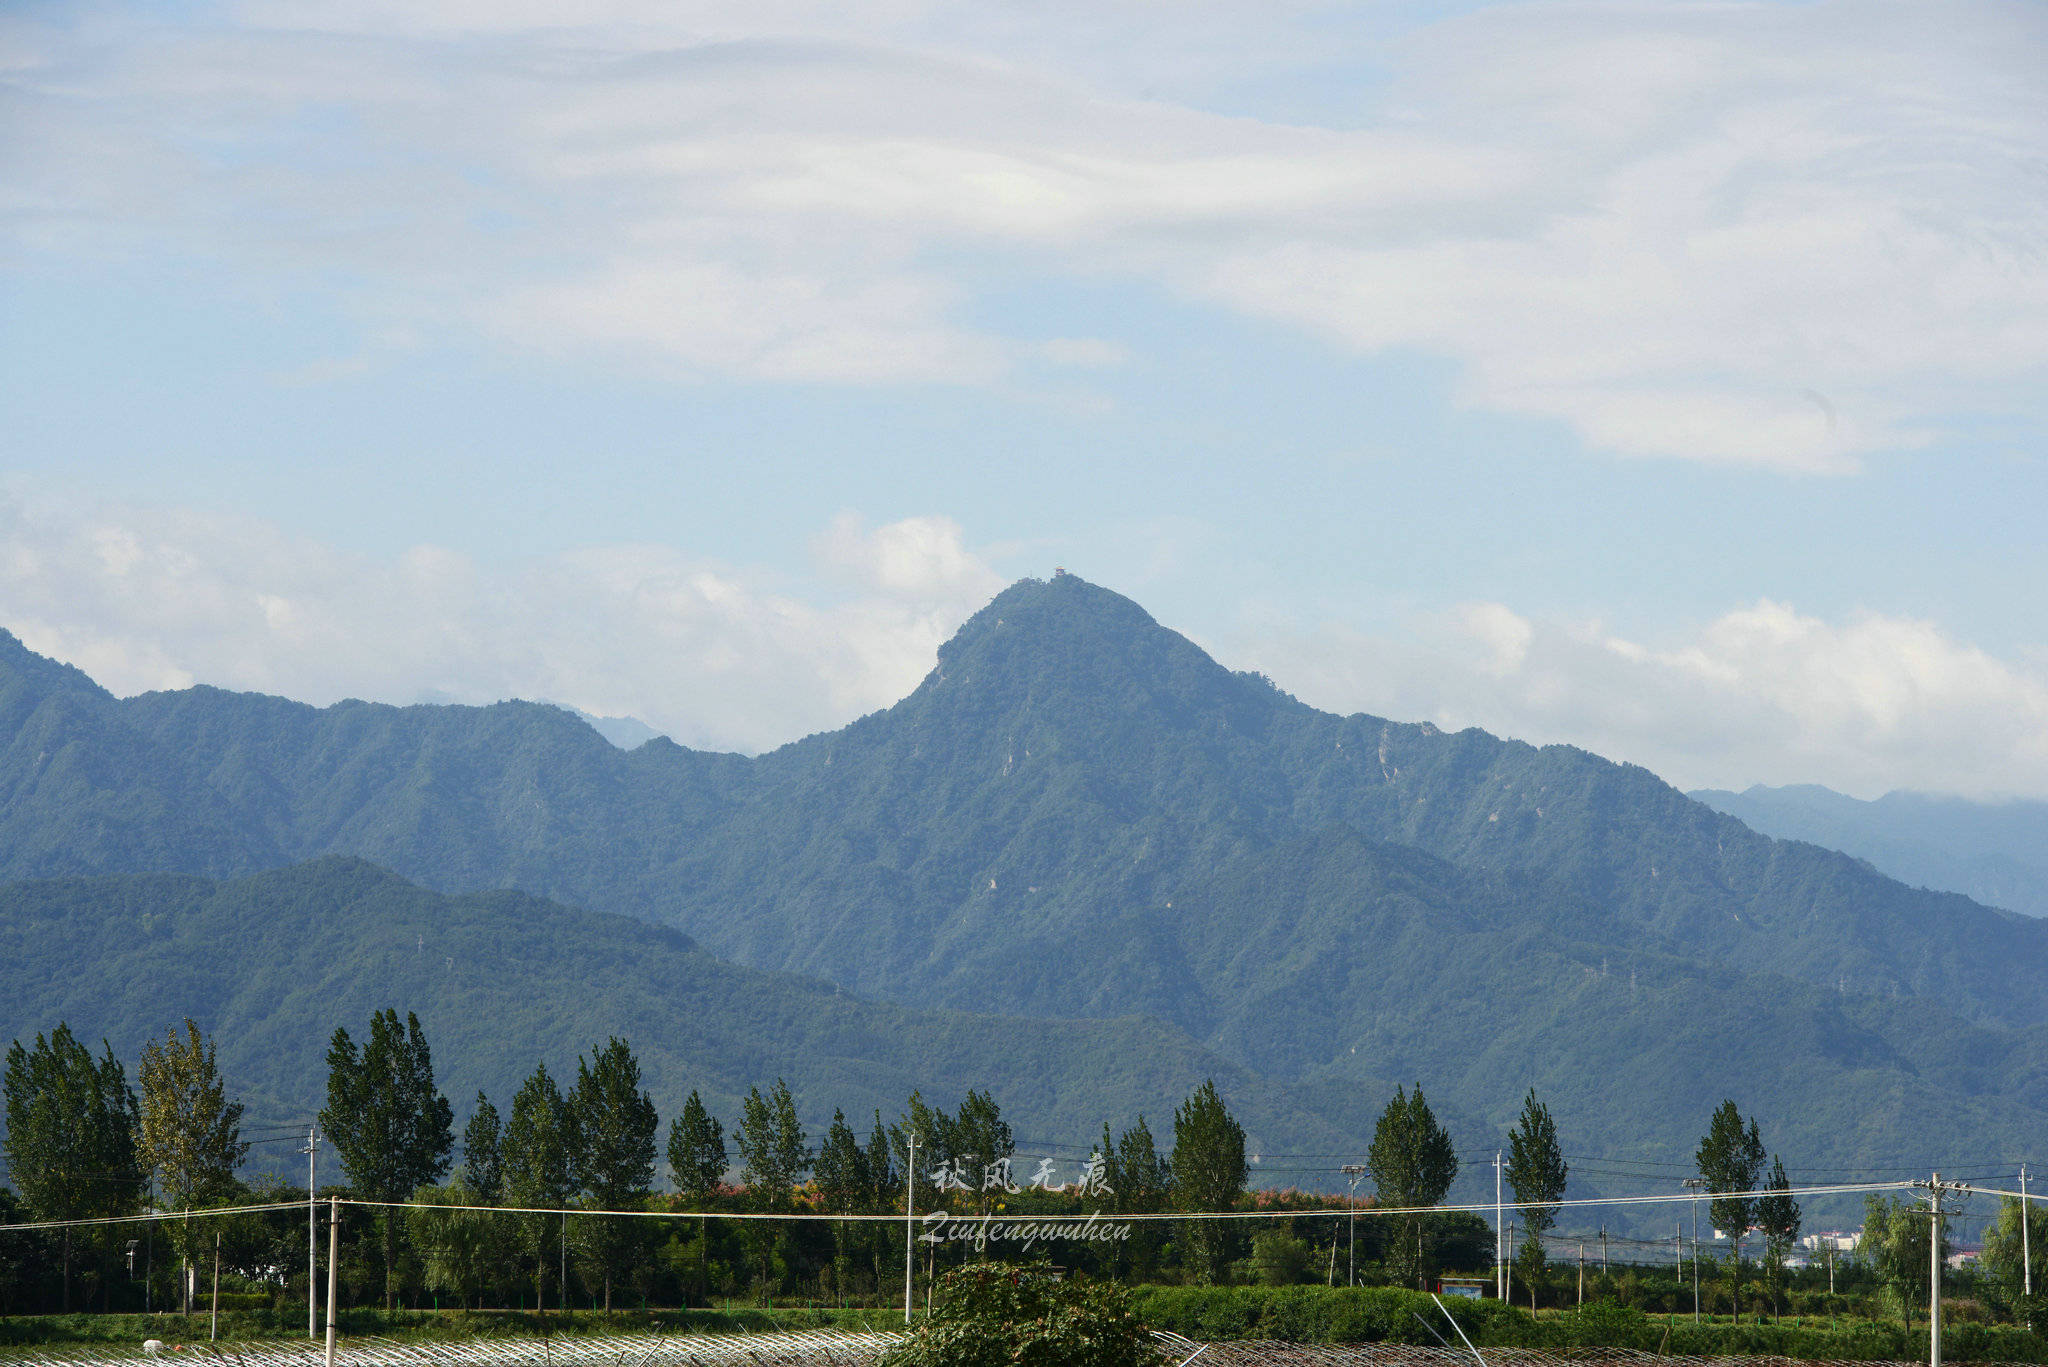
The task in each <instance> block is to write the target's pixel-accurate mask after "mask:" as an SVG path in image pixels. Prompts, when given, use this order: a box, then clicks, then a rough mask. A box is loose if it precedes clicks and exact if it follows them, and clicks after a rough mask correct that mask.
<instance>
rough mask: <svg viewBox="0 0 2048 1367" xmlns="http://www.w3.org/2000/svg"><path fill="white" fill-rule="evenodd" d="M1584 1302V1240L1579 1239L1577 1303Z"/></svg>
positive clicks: (1581, 1303)
mask: <svg viewBox="0 0 2048 1367" xmlns="http://www.w3.org/2000/svg"><path fill="white" fill-rule="evenodd" d="M1585 1303H1586V1241H1585V1240H1584V1239H1581V1240H1579V1304H1580V1305H1584V1304H1585Z"/></svg>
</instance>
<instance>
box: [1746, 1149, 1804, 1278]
mask: <svg viewBox="0 0 2048 1367" xmlns="http://www.w3.org/2000/svg"><path fill="white" fill-rule="evenodd" d="M1764 1192H1765V1195H1763V1196H1760V1197H1758V1198H1757V1203H1756V1225H1757V1228H1758V1229H1760V1230H1762V1231H1763V1234H1764V1267H1765V1270H1766V1273H1767V1277H1768V1283H1769V1285H1770V1288H1771V1295H1772V1297H1773V1298H1775V1297H1776V1296H1777V1294H1778V1291H1779V1290H1780V1288H1781V1287H1782V1286H1783V1285H1784V1281H1785V1255H1786V1254H1788V1253H1790V1252H1791V1251H1792V1244H1793V1242H1794V1241H1795V1240H1797V1239H1798V1238H1799V1202H1798V1200H1797V1199H1796V1198H1795V1197H1794V1196H1793V1195H1792V1182H1791V1179H1790V1178H1788V1177H1786V1176H1785V1160H1784V1159H1782V1158H1779V1157H1777V1156H1776V1155H1773V1156H1772V1158H1771V1175H1770V1177H1769V1178H1768V1179H1766V1180H1765V1182H1764Z"/></svg>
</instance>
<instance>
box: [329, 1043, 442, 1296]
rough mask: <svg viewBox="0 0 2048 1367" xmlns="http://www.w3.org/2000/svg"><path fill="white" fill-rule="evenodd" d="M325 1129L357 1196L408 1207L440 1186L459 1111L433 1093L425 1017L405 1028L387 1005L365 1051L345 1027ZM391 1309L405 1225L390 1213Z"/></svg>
mask: <svg viewBox="0 0 2048 1367" xmlns="http://www.w3.org/2000/svg"><path fill="white" fill-rule="evenodd" d="M320 1128H321V1129H322V1130H324V1131H325V1132H326V1134H327V1137H328V1139H329V1140H330V1141H332V1143H333V1144H334V1147H335V1149H336V1150H337V1151H338V1152H339V1153H340V1155H341V1166H342V1171H344V1172H346V1173H347V1174H348V1180H349V1185H350V1186H351V1187H353V1188H354V1189H355V1192H356V1194H357V1195H358V1196H360V1197H362V1198H363V1199H365V1200H370V1201H392V1202H397V1201H404V1200H407V1199H408V1198H410V1197H411V1196H412V1194H413V1192H414V1191H415V1190H416V1189H417V1188H420V1187H424V1186H428V1185H431V1184H432V1183H435V1182H438V1181H440V1180H441V1178H442V1176H443V1175H444V1174H446V1173H447V1171H448V1155H449V1152H450V1150H452V1149H453V1148H454V1147H455V1136H454V1112H453V1111H452V1110H451V1109H450V1107H449V1105H448V1098H447V1097H445V1096H442V1095H441V1093H440V1092H439V1091H437V1090H436V1089H435V1087H434V1059H433V1054H432V1052H431V1051H430V1050H429V1049H428V1048H427V1039H426V1036H425V1035H423V1034H421V1033H420V1022H419V1017H417V1016H415V1015H414V1014H413V1013H412V1012H410V1011H408V1012H406V1014H405V1024H404V1025H400V1024H399V1023H398V1012H396V1011H395V1010H392V1009H391V1008H389V1007H387V1008H385V1009H384V1010H382V1011H379V1012H377V1013H376V1014H375V1015H373V1016H372V1017H370V1038H369V1040H368V1041H367V1042H366V1043H364V1045H363V1046H362V1047H361V1048H360V1049H358V1048H357V1047H356V1042H355V1041H354V1040H353V1039H350V1038H349V1033H348V1031H347V1030H346V1029H336V1030H335V1032H334V1039H333V1041H332V1042H331V1043H330V1044H329V1045H328V1046H327V1105H326V1106H325V1108H323V1109H322V1110H321V1112H320ZM382 1214H383V1224H384V1308H385V1309H386V1310H389V1309H390V1308H391V1307H392V1305H393V1303H394V1300H395V1297H396V1294H397V1280H398V1238H399V1229H400V1224H401V1222H400V1221H399V1219H398V1218H397V1214H396V1212H395V1211H391V1210H385V1211H384V1212H382Z"/></svg>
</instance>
